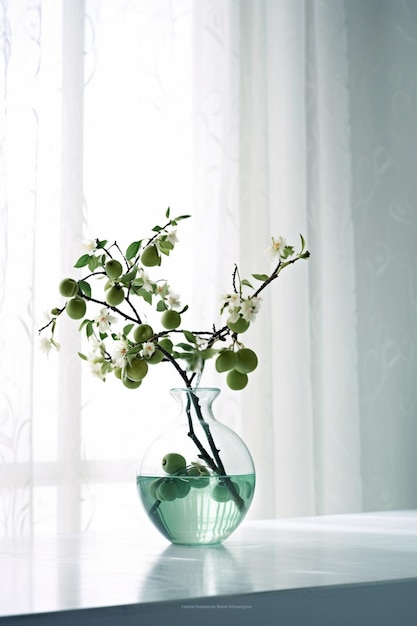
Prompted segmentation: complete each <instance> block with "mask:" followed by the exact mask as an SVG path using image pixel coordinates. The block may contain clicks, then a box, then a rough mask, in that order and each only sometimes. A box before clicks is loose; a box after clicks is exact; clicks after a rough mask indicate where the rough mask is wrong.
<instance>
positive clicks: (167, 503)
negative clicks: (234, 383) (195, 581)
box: [136, 387, 255, 545]
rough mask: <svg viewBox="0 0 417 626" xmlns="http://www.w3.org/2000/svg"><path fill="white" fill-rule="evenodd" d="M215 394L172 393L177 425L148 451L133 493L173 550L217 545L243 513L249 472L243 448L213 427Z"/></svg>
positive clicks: (250, 487) (249, 493) (251, 484)
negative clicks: (135, 490) (181, 546)
mask: <svg viewBox="0 0 417 626" xmlns="http://www.w3.org/2000/svg"><path fill="white" fill-rule="evenodd" d="M219 393H220V390H219V389H215V388H204V387H202V388H195V389H172V390H171V394H172V396H173V397H174V398H175V399H176V400H177V402H178V403H179V405H180V407H181V410H180V414H179V416H178V419H177V421H176V422H175V423H174V424H173V425H172V426H171V427H170V428H168V429H166V430H165V431H164V432H163V434H161V435H160V436H159V437H158V438H157V439H156V440H155V441H154V442H153V443H152V444H151V445H150V447H149V448H148V450H147V451H146V453H145V455H144V456H143V459H142V461H141V463H140V465H139V467H138V471H137V479H136V481H137V490H138V494H139V498H140V499H141V501H142V504H143V506H144V508H145V510H146V512H147V514H148V516H149V518H150V519H151V521H152V522H153V524H154V525H155V526H156V528H157V529H158V530H159V531H160V532H161V533H162V534H163V535H164V536H165V537H166V538H167V539H168V540H169V541H170V542H171V543H173V544H183V545H205V544H219V543H222V542H223V541H224V540H225V539H227V537H229V535H230V534H231V533H232V532H233V531H234V530H235V529H236V528H237V527H238V526H239V524H240V523H241V521H242V520H243V519H244V517H245V515H246V513H247V512H248V509H249V506H250V504H251V502H252V498H253V493H254V489H255V468H254V464H253V460H252V457H251V455H250V452H249V450H248V448H247V447H246V445H245V443H244V442H243V441H242V439H241V438H240V437H239V436H238V435H237V434H236V433H235V432H234V431H233V430H231V429H230V428H228V427H227V426H225V425H224V424H221V423H220V422H218V421H217V420H216V419H215V417H214V415H213V411H212V404H213V401H214V400H215V398H217V396H218V395H219Z"/></svg>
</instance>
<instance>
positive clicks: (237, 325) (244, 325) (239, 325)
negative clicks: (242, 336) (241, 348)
mask: <svg viewBox="0 0 417 626" xmlns="http://www.w3.org/2000/svg"><path fill="white" fill-rule="evenodd" d="M227 325H228V327H229V328H230V330H231V331H232V333H244V332H245V331H247V330H248V328H249V326H250V323H249V322H247V321H246V320H245V318H244V317H239V319H238V320H237V322H227Z"/></svg>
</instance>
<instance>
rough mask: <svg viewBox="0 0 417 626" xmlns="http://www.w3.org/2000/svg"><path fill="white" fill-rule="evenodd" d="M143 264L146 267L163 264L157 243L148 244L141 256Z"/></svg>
mask: <svg viewBox="0 0 417 626" xmlns="http://www.w3.org/2000/svg"><path fill="white" fill-rule="evenodd" d="M140 261H141V263H142V265H145V266H146V267H153V266H155V265H161V257H160V256H159V252H158V249H157V247H156V246H155V245H153V244H152V245H150V246H147V247H146V248H145V249H144V251H143V252H142V255H141V257H140Z"/></svg>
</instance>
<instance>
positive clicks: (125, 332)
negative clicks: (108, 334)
mask: <svg viewBox="0 0 417 626" xmlns="http://www.w3.org/2000/svg"><path fill="white" fill-rule="evenodd" d="M133 327H134V324H127V325H126V326H124V328H123V336H124V337H127V336H128V334H129V333H130V331H131V330H132V328H133Z"/></svg>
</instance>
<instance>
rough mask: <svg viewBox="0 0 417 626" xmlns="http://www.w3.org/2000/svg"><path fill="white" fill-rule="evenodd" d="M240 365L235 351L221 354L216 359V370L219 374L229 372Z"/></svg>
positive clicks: (226, 351)
mask: <svg viewBox="0 0 417 626" xmlns="http://www.w3.org/2000/svg"><path fill="white" fill-rule="evenodd" d="M237 363H238V359H237V355H236V352H233V350H224V351H223V352H220V354H219V356H218V357H217V359H216V370H217V371H218V372H228V371H229V370H231V369H233V368H234V367H236V365H237Z"/></svg>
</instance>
